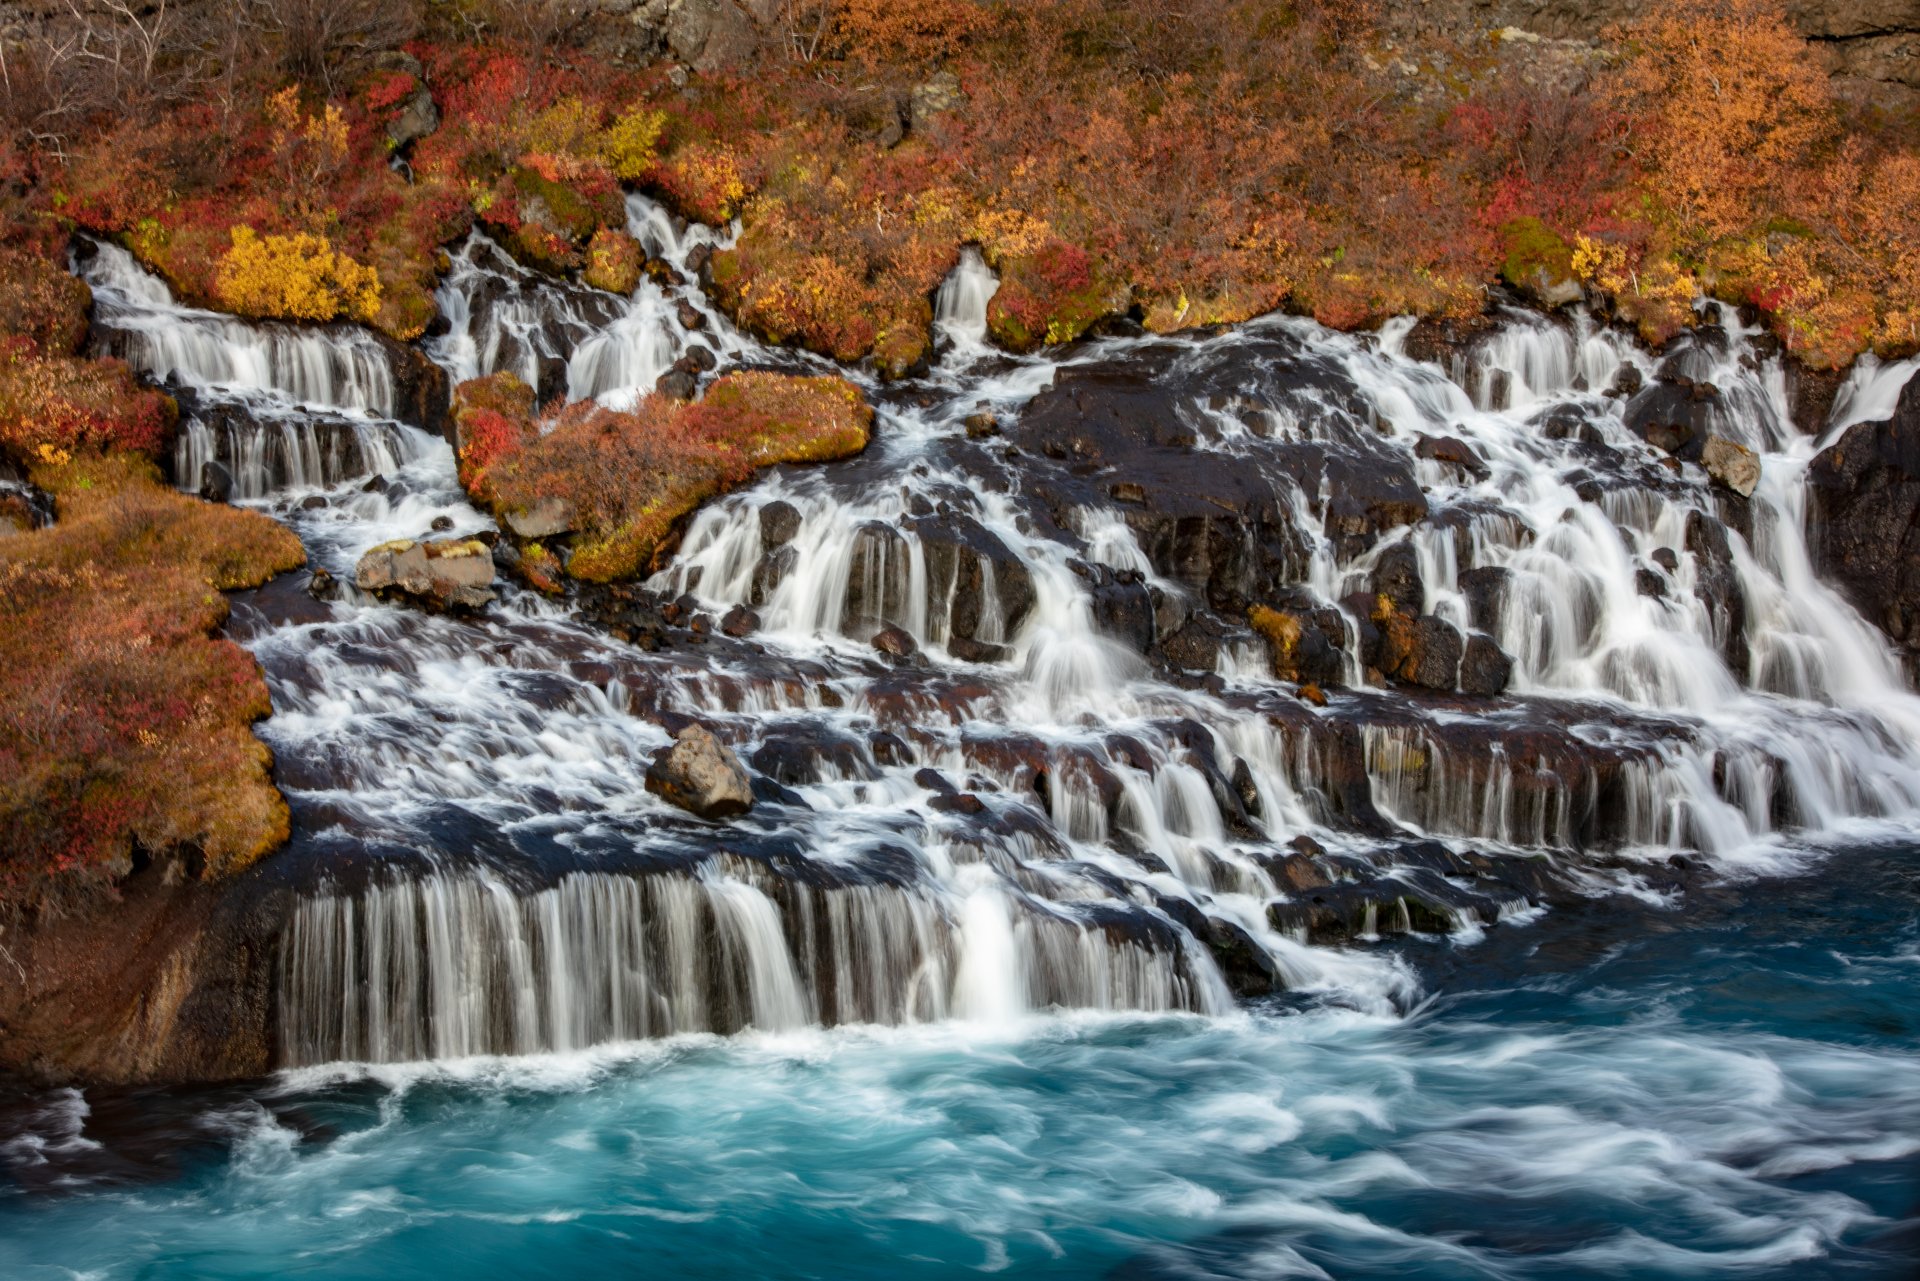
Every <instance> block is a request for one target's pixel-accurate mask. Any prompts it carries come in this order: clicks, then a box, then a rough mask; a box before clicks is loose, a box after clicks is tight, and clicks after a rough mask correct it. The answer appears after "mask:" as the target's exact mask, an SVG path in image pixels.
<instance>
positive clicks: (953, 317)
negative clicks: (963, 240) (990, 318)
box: [933, 245, 1000, 352]
mask: <svg viewBox="0 0 1920 1281" xmlns="http://www.w3.org/2000/svg"><path fill="white" fill-rule="evenodd" d="M999 288H1000V279H999V277H997V276H995V275H994V274H993V269H992V268H990V267H988V266H987V260H986V259H985V258H983V257H981V256H980V251H979V249H977V248H975V247H974V246H972V245H968V246H967V247H966V248H964V249H962V250H961V251H960V262H959V265H958V266H956V267H955V268H954V269H953V270H952V271H951V272H949V273H948V275H947V278H946V279H945V280H944V281H942V282H941V284H940V289H939V292H937V293H936V294H934V297H933V325H934V329H935V331H936V332H938V333H939V334H941V335H942V336H944V337H946V338H947V339H948V340H950V341H951V342H952V343H953V344H954V346H956V347H958V348H960V349H961V350H962V351H967V352H975V351H983V350H985V348H986V344H987V304H988V303H990V302H992V301H993V295H994V293H995V292H996V291H998V290H999Z"/></svg>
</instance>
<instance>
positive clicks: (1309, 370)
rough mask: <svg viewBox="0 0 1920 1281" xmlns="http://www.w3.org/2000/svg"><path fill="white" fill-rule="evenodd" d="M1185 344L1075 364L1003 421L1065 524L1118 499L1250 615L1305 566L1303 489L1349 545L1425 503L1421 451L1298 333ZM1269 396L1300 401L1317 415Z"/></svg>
mask: <svg viewBox="0 0 1920 1281" xmlns="http://www.w3.org/2000/svg"><path fill="white" fill-rule="evenodd" d="M1185 354H1186V353H1183V352H1182V351H1181V350H1180V349H1178V348H1172V347H1169V348H1167V349H1166V350H1164V351H1156V350H1151V349H1149V350H1146V351H1143V352H1141V353H1140V354H1139V355H1138V356H1137V357H1135V358H1133V359H1132V360H1130V362H1129V365H1130V368H1129V369H1128V370H1126V371H1117V370H1105V369H1102V368H1100V367H1097V366H1095V367H1091V368H1086V369H1074V368H1066V369H1062V370H1061V371H1060V373H1059V374H1058V376H1057V377H1056V380H1055V385H1054V386H1053V387H1052V388H1051V389H1049V390H1047V391H1043V392H1041V393H1040V394H1039V395H1037V396H1035V397H1034V398H1033V400H1032V401H1030V402H1029V403H1028V405H1027V406H1026V408H1025V410H1024V412H1023V413H1022V414H1021V415H1020V418H1019V421H1018V422H1017V423H1016V424H1013V425H1011V426H1009V425H1007V424H1005V423H1002V424H1001V427H1002V431H1003V432H1004V434H1005V435H1006V437H1007V438H1008V439H1010V440H1011V441H1012V442H1013V443H1014V444H1015V446H1016V447H1017V448H1018V450H1019V452H1020V454H1021V455H1023V456H1031V457H1032V458H1033V459H1034V463H1033V465H1032V466H1023V467H1022V469H1021V474H1020V483H1021V484H1022V485H1023V486H1025V487H1026V488H1027V490H1028V491H1029V493H1030V494H1031V495H1032V496H1033V498H1034V499H1035V500H1037V501H1038V502H1039V503H1040V504H1041V505H1042V506H1043V507H1045V508H1046V509H1047V510H1048V511H1049V512H1050V513H1051V514H1052V517H1053V519H1054V521H1055V522H1056V523H1057V524H1058V525H1059V526H1060V527H1061V528H1063V529H1073V528H1076V526H1077V521H1078V519H1079V513H1080V512H1082V511H1085V510H1112V511H1117V512H1118V513H1119V514H1120V516H1121V518H1122V519H1124V520H1125V522H1126V524H1127V525H1128V527H1129V528H1130V529H1131V530H1132V532H1133V535H1134V538H1135V541H1136V542H1137V543H1138V544H1139V546H1140V548H1141V550H1142V551H1143V552H1145V554H1146V556H1147V559H1148V560H1149V561H1150V562H1151V563H1152V566H1153V568H1154V570H1155V572H1156V573H1158V574H1160V575H1161V576H1163V577H1165V578H1167V579H1170V580H1172V581H1173V582H1175V583H1177V584H1179V585H1181V586H1182V587H1184V588H1187V589H1188V590H1189V591H1190V592H1191V593H1192V594H1193V596H1194V598H1195V599H1196V601H1197V602H1198V603H1201V604H1204V605H1205V606H1207V607H1209V608H1212V609H1214V610H1217V611H1219V612H1220V613H1221V614H1223V615H1227V616H1233V617H1244V616H1245V613H1246V610H1247V609H1248V608H1249V607H1250V606H1252V605H1254V604H1258V603H1260V602H1261V601H1262V600H1264V599H1266V598H1268V597H1270V595H1271V593H1272V590H1273V587H1274V585H1275V584H1285V583H1293V582H1298V581H1300V580H1301V578H1302V577H1303V576H1304V574H1305V571H1306V568H1307V565H1308V563H1309V559H1310V549H1309V547H1308V546H1307V544H1306V542H1305V540H1304V539H1303V537H1302V535H1301V533H1300V526H1301V521H1300V519H1298V518H1299V517H1300V516H1302V515H1304V514H1305V512H1303V511H1302V510H1301V508H1302V506H1303V505H1304V506H1305V507H1306V508H1310V509H1312V515H1314V516H1316V517H1323V518H1324V523H1325V528H1326V532H1327V535H1328V536H1329V538H1330V539H1331V540H1332V542H1333V544H1334V548H1335V551H1336V554H1337V555H1339V556H1341V557H1343V558H1352V557H1354V556H1357V555H1360V554H1362V553H1364V552H1365V551H1366V550H1367V549H1369V548H1370V547H1372V546H1373V545H1374V544H1375V543H1376V542H1378V541H1379V540H1380V538H1381V537H1382V536H1383V535H1384V534H1386V533H1388V532H1389V531H1391V530H1394V529H1397V528H1400V527H1402V526H1404V525H1408V524H1411V523H1413V522H1415V521H1418V520H1420V519H1422V518H1423V517H1424V516H1425V515H1426V514H1427V502H1426V498H1425V496H1424V495H1423V494H1422V493H1421V490H1420V485H1419V482H1418V480H1417V479H1416V477H1415V476H1414V474H1413V470H1412V463H1411V460H1410V459H1409V458H1408V457H1407V456H1406V454H1405V453H1403V452H1401V451H1400V450H1398V449H1395V448H1392V447H1389V446H1387V445H1385V444H1384V443H1383V442H1382V441H1381V440H1380V438H1379V435H1378V433H1377V431H1376V430H1375V429H1374V428H1373V427H1372V426H1371V425H1370V421H1371V416H1370V410H1368V409H1367V407H1366V406H1364V405H1362V404H1360V403H1359V402H1358V401H1357V400H1355V398H1354V389H1353V388H1352V386H1351V385H1350V384H1349V383H1346V382H1344V381H1342V380H1340V379H1338V378H1336V377H1332V376H1330V375H1329V374H1328V372H1327V371H1326V370H1325V369H1324V368H1323V367H1321V366H1319V365H1317V364H1316V363H1315V362H1313V361H1312V360H1310V359H1307V358H1306V357H1305V355H1304V354H1303V352H1302V350H1301V348H1300V346H1299V344H1298V343H1297V342H1296V341H1295V340H1294V339H1292V338H1291V337H1290V336H1289V335H1286V334H1283V333H1273V332H1262V333H1255V334H1248V335H1246V336H1244V337H1242V338H1241V339H1240V340H1239V342H1238V343H1237V345H1236V346H1235V347H1234V348H1232V349H1230V350H1223V351H1222V352H1220V353H1219V355H1218V358H1217V359H1216V360H1214V361H1213V362H1211V363H1208V362H1197V361H1194V360H1192V359H1190V358H1189V359H1185V360H1183V359H1181V358H1180V357H1181V356H1182V355H1185ZM1249 369H1257V370H1258V371H1259V377H1260V378H1261V380H1262V386H1261V387H1260V393H1259V396H1258V398H1257V400H1250V399H1248V397H1247V396H1246V395H1245V394H1244V393H1245V382H1246V378H1247V377H1248V370H1249ZM1262 404H1266V405H1273V406H1275V407H1276V408H1278V409H1283V410H1284V409H1295V410H1297V411H1298V413H1299V416H1300V417H1301V418H1302V419H1303V420H1306V421H1310V422H1311V423H1312V428H1311V431H1310V432H1306V431H1302V430H1300V429H1299V428H1297V427H1295V426H1292V425H1290V424H1288V423H1287V422H1286V421H1285V420H1284V418H1283V417H1282V416H1281V415H1279V414H1274V413H1269V412H1267V411H1266V410H1265V409H1262V408H1259V407H1258V406H1259V405H1262ZM1199 407H1205V408H1204V409H1202V408H1199ZM1227 418H1238V419H1239V420H1240V421H1239V422H1238V423H1237V424H1231V425H1230V424H1229V423H1227V422H1226V421H1224V420H1225V419H1227ZM1249 436H1251V437H1255V438H1258V439H1255V440H1252V441H1248V439H1247V438H1248V437H1249ZM1229 439H1231V440H1232V442H1233V443H1231V444H1230V443H1229ZM1242 450H1247V451H1250V452H1253V453H1255V454H1257V457H1258V462H1259V465H1257V466H1254V465H1250V460H1249V459H1248V458H1247V457H1246V456H1245V453H1243V452H1240V451H1242ZM1322 503H1324V504H1325V507H1324V510H1322V509H1321V507H1320V504H1322Z"/></svg>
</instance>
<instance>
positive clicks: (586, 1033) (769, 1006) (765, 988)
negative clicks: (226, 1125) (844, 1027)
mask: <svg viewBox="0 0 1920 1281" xmlns="http://www.w3.org/2000/svg"><path fill="white" fill-rule="evenodd" d="M1156 942H1157V943H1158V944H1159V946H1155V943H1156ZM280 975H281V976H280V982H279V996H278V1000H279V1036H280V1044H281V1059H282V1061H283V1062H284V1063H287V1064H289V1065H298V1064H307V1063H320V1062H326V1061H329V1060H333V1059H342V1058H345V1059H357V1060H364V1061H371V1062H396V1061H403V1060H410V1059H424V1058H460V1057H465V1056H469V1055H476V1054H528V1053H534V1052H537V1051H555V1050H572V1049H580V1048H583V1047H586V1046H590V1045H595V1044H599V1043H601V1042H604V1041H621V1040H631V1039H636V1038H642V1037H656V1036H669V1035H673V1034H676V1033H683V1032H735V1031H739V1030H741V1029H744V1028H756V1029H759V1030H761V1031H778V1030H782V1029H791V1028H797V1027H803V1026H807V1025H809V1024H814V1023H827V1024H837V1023H887V1024H895V1023H914V1022H925V1021H930V1020H936V1019H943V1018H947V1017H950V1016H954V1015H960V1016H964V1017H971V1018H986V1019H1007V1018H1013V1017H1017V1016H1019V1015H1021V1014H1023V1013H1025V1012H1027V1011H1030V1010H1037V1009H1046V1008H1049V1007H1053V1006H1069V1007H1076V1008H1092V1009H1130V1010H1195V1011H1200V1012H1217V1011H1219V1010H1222V1009H1224V1008H1225V1007H1226V1005H1227V1003H1228V998H1227V997H1226V996H1225V993H1224V990H1223V989H1222V988H1221V986H1220V983H1219V979H1218V977H1217V975H1215V974H1214V973H1213V971H1212V967H1211V965H1210V964H1208V963H1207V962H1206V961H1205V960H1204V959H1200V958H1195V957H1190V956H1188V955H1186V954H1185V953H1183V952H1182V951H1181V950H1180V949H1179V948H1178V946H1177V945H1174V944H1173V943H1172V936H1171V935H1166V936H1165V937H1164V938H1162V939H1160V940H1145V941H1134V940H1131V939H1115V938H1111V937H1109V936H1108V935H1107V934H1106V933H1105V932H1104V931H1103V930H1102V928H1101V927H1100V926H1099V925H1096V924H1091V923H1087V922H1080V921H1076V920H1074V919H1072V918H1071V917H1070V916H1066V915H1055V914H1052V913H1048V912H1034V911H1030V910H1024V909H1020V908H1016V907H1015V906H1014V905H1013V904H1012V903H1011V902H1010V901H1009V900H1008V899H1006V898H1005V897H1004V896H1002V895H1000V894H999V893H998V892H996V891H994V890H991V889H982V890H980V891H978V892H976V893H975V894H974V895H972V896H971V897H969V898H968V899H966V900H965V901H964V902H963V903H961V904H959V905H952V904H943V903H942V902H941V901H940V900H938V899H935V898H930V897H924V896H919V895H915V894H912V893H909V892H907V891H905V890H902V889H898V888H895V887H890V886H857V885H856V886H845V887H839V888H826V889H821V888H814V887H810V886H806V885H802V884H799V883H797V882H792V881H773V880H770V879H769V878H767V877H765V876H761V875H755V874H754V873H753V872H752V871H751V870H750V869H748V868H745V867H740V866H734V867H731V868H727V869H724V870H723V869H721V868H719V867H717V866H713V865H709V866H708V867H706V868H704V869H702V871H701V873H700V874H698V875H696V876H692V877H684V876H679V875H664V876H652V877H627V876H618V875H607V874H599V873H583V874H575V875H572V876H569V877H567V878H565V879H564V880H562V881H561V882H560V883H559V884H557V885H555V886H553V887H552V888H550V889H545V890H541V891H538V892H536V893H532V894H517V893H515V892H513V891H512V890H510V889H509V888H507V887H506V886H505V885H504V884H503V883H501V882H500V881H498V880H495V879H491V878H488V877H476V876H456V875H447V874H433V875H428V876H425V877H421V878H418V879H412V880H403V881H398V882H394V883H391V884H387V885H377V886H373V887H370V888H368V889H366V890H365V891H364V892H362V893H360V894H358V895H337V894H326V895H320V896H315V897H309V898H306V899H304V900H302V902H301V903H300V905H299V908H298V910H297V912H296V913H295V916H294V919H293V921H292V924H291V925H290V927H289V928H288V930H287V933H286V936H285V940H284V943H283V949H282V953H281V961H280Z"/></svg>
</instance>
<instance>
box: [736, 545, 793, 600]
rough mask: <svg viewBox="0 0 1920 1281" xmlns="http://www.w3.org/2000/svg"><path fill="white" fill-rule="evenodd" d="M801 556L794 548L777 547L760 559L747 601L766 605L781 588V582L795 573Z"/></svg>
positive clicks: (755, 567) (754, 568)
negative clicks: (794, 568)
mask: <svg viewBox="0 0 1920 1281" xmlns="http://www.w3.org/2000/svg"><path fill="white" fill-rule="evenodd" d="M799 559H800V554H799V553H798V552H797V551H795V550H794V549H793V548H792V547H776V548H774V549H773V550H772V551H770V552H768V553H767V554H766V555H764V556H762V557H761V558H760V563H759V564H757V565H755V566H754V567H753V582H752V584H751V585H750V586H749V588H748V591H747V599H748V600H749V601H751V602H752V603H753V604H755V605H764V604H766V603H767V600H768V598H769V597H771V596H772V595H773V593H774V589H775V588H777V587H779V586H780V583H781V580H782V579H784V578H786V576H787V575H788V574H789V573H791V572H792V571H793V567H794V565H795V564H796V563H798V561H799Z"/></svg>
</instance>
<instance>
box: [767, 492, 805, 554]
mask: <svg viewBox="0 0 1920 1281" xmlns="http://www.w3.org/2000/svg"><path fill="white" fill-rule="evenodd" d="M799 532H800V509H799V508H797V507H795V506H794V505H793V504H792V503H790V502H787V501H786V500H785V499H775V500H774V501H773V502H770V503H767V504H765V505H764V506H762V507H761V508H760V545H761V546H762V547H764V548H766V549H767V550H768V551H772V550H773V549H774V548H776V547H781V546H784V545H785V544H787V543H790V542H792V541H793V539H794V535H796V534H798V533H799Z"/></svg>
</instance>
